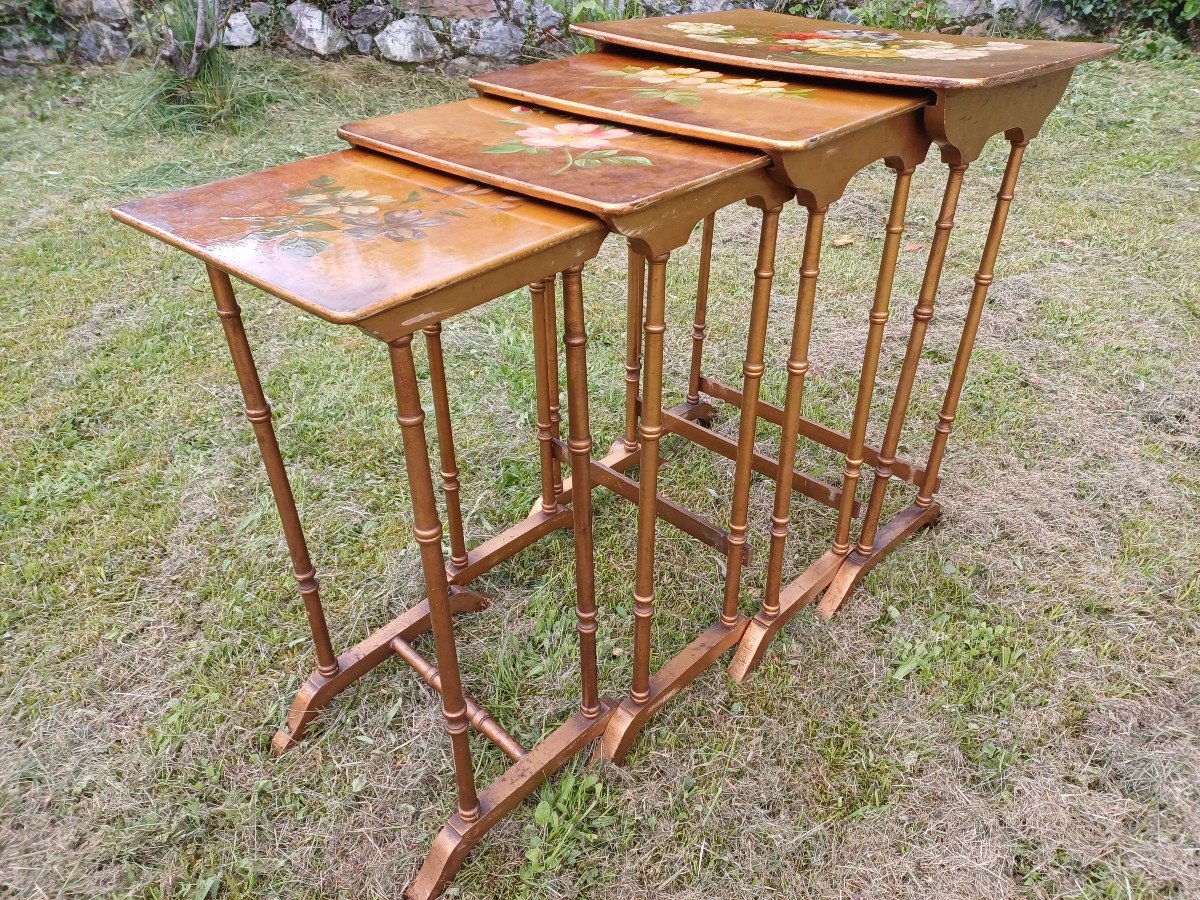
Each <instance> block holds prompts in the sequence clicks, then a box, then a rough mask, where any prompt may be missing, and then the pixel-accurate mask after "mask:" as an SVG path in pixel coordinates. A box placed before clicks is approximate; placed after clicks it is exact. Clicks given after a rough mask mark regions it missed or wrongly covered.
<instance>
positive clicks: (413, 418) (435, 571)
mask: <svg viewBox="0 0 1200 900" xmlns="http://www.w3.org/2000/svg"><path fill="white" fill-rule="evenodd" d="M388 350H389V355H390V357H391V364H392V380H393V382H394V383H395V389H396V410H397V414H396V421H397V422H399V423H400V430H401V434H402V436H403V439H404V463H405V467H406V468H407V470H408V486H409V493H410V495H411V497H412V507H413V534H414V536H415V537H416V540H417V544H418V545H419V546H420V548H421V569H422V571H423V573H424V575H425V590H426V596H427V597H428V598H429V621H430V627H431V629H432V630H433V641H434V648H435V650H436V654H437V669H438V674H439V675H440V679H441V686H442V712H443V714H444V715H445V718H446V733H447V734H448V735H449V736H450V744H451V749H452V753H453V756H454V777H455V781H456V783H457V785H458V815H459V818H461V819H462V821H464V822H467V823H470V822H473V821H475V820H476V819H478V818H479V815H480V808H479V797H478V795H477V794H476V791H475V769H474V764H473V763H472V761H471V747H470V744H469V743H468V741H467V728H468V715H467V707H466V703H465V701H464V698H463V687H462V679H461V676H460V673H459V667H458V649H457V647H456V645H455V640H454V623H453V622H452V620H451V613H450V588H449V583H448V582H447V579H446V560H445V557H444V556H443V555H442V523H441V520H440V519H439V518H438V514H437V502H436V500H435V499H434V493H433V475H432V471H431V468H430V464H429V447H428V445H427V443H426V440H425V428H424V423H425V413H424V411H423V410H422V409H421V398H420V394H419V393H418V390H417V372H416V367H415V366H414V365H413V355H412V336H411V335H406V336H404V337H402V338H397V339H396V340H394V341H391V342H390V343H389V344H388Z"/></svg>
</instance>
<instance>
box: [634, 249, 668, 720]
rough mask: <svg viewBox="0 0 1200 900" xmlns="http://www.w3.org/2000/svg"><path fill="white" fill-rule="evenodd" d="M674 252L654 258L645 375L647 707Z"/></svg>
mask: <svg viewBox="0 0 1200 900" xmlns="http://www.w3.org/2000/svg"><path fill="white" fill-rule="evenodd" d="M669 258H670V254H669V253H664V254H662V255H660V256H654V257H651V258H650V260H649V262H650V272H649V284H648V291H647V299H646V325H645V335H646V336H645V348H646V349H645V363H644V368H645V371H644V373H643V375H642V382H643V383H642V414H641V417H640V426H639V428H638V436H639V438H640V443H641V456H640V458H639V463H638V486H639V491H638V516H637V562H636V571H635V575H634V581H635V584H634V593H633V596H634V609H633V615H634V618H635V622H634V651H633V687H632V688H631V690H630V692H629V696H630V698H631V699H632V700H633V701H634V702H635V703H644V702H645V701H646V699H647V697H648V693H647V692H648V690H649V681H650V643H651V623H652V621H653V618H654V553H655V546H654V545H655V540H656V534H657V524H658V517H657V516H656V515H655V506H656V503H657V499H658V458H659V452H658V445H659V440H660V439H661V437H662V381H663V334H664V333H665V332H666V330H667V325H666V302H667V260H668V259H669Z"/></svg>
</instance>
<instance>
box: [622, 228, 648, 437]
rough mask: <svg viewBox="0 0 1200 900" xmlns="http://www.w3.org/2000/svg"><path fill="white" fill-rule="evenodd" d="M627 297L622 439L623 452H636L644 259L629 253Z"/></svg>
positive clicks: (633, 252) (635, 253) (644, 283)
mask: <svg viewBox="0 0 1200 900" xmlns="http://www.w3.org/2000/svg"><path fill="white" fill-rule="evenodd" d="M628 254H629V256H628V260H629V262H628V266H629V272H628V276H627V278H626V286H627V291H628V295H627V298H626V303H625V437H624V446H625V450H626V452H629V453H632V452H634V451H635V450H637V449H638V382H639V380H640V379H641V371H642V319H643V317H644V314H645V296H646V257H644V256H642V254H640V253H638V252H636V251H635V250H634V249H633V248H632V247H630V248H629V250H628Z"/></svg>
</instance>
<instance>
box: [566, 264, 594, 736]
mask: <svg viewBox="0 0 1200 900" xmlns="http://www.w3.org/2000/svg"><path fill="white" fill-rule="evenodd" d="M580 272H581V268H580V267H578V266H576V267H573V268H570V269H568V270H567V271H566V272H564V273H563V343H564V344H565V345H566V356H567V416H568V420H567V427H568V434H569V437H568V440H567V447H568V449H569V450H570V451H571V483H572V485H573V489H574V490H573V499H572V502H571V512H572V516H573V522H574V532H575V597H576V599H575V613H576V619H577V626H576V628H577V630H578V632H579V671H580V685H581V698H580V703H579V711H580V713H581V714H582V715H583V716H584V717H585V718H588V719H594V718H595V717H596V716H598V715H600V689H599V682H598V676H597V672H596V564H595V559H594V549H593V544H592V474H591V472H592V434H591V426H590V424H589V417H588V383H587V329H586V326H585V324H584V311H583V288H582V285H581V283H580Z"/></svg>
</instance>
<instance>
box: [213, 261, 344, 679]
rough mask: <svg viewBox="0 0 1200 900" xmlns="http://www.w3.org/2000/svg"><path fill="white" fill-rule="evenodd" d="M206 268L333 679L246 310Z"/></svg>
mask: <svg viewBox="0 0 1200 900" xmlns="http://www.w3.org/2000/svg"><path fill="white" fill-rule="evenodd" d="M207 268H208V280H209V283H210V284H211V285H212V292H213V297H214V299H215V300H216V303H217V315H218V316H220V318H221V327H222V328H224V330H225V340H226V342H227V343H228V344H229V353H230V355H231V356H232V357H233V367H234V369H235V370H236V371H237V379H238V384H239V385H240V386H241V389H242V397H243V399H244V400H245V402H246V418H247V419H249V420H250V424H251V425H253V426H254V437H255V438H256V439H257V441H258V450H259V453H260V454H261V455H262V460H263V465H264V466H265V467H266V470H267V479H268V480H269V481H270V482H271V493H272V494H274V496H275V506H276V508H277V509H278V510H279V519H280V521H281V522H282V523H283V534H284V537H285V538H286V540H287V547H288V554H289V555H290V556H291V558H292V571H293V573H294V574H295V576H296V584H297V585H298V586H299V589H300V596H301V598H302V599H303V600H304V611H305V613H306V614H307V615H308V627H309V629H310V630H311V631H312V637H313V646H314V647H315V648H316V651H317V671H318V672H319V673H320V674H321V675H323V676H324V677H326V678H330V677H332V676H334V675H336V674H337V673H338V668H339V667H338V660H337V655H336V654H335V653H334V652H333V644H332V643H331V642H330V640H329V627H328V626H327V625H326V624H325V610H324V607H322V605H321V594H320V589H319V587H318V585H317V572H316V569H314V568H313V564H312V560H311V559H310V558H309V555H308V543H307V542H306V541H305V540H304V529H303V527H302V526H301V525H300V515H299V513H297V512H296V500H295V497H293V496H292V487H291V484H290V483H289V482H288V476H287V470H286V469H285V468H284V466H283V457H282V456H281V455H280V453H279V443H278V441H276V439H275V429H274V428H272V427H271V405H270V404H269V403H268V402H267V398H266V396H265V395H264V394H263V389H262V384H261V383H260V382H259V379H258V369H257V368H255V365H254V355H253V354H252V353H251V352H250V344H249V342H248V341H247V340H246V329H245V327H244V326H243V325H242V311H241V308H240V307H239V306H238V303H237V299H236V298H235V297H234V294H233V285H232V284H230V282H229V276H228V275H227V274H225V273H224V272H223V271H221V270H220V269H218V268H216V267H215V266H208V267H207Z"/></svg>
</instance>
